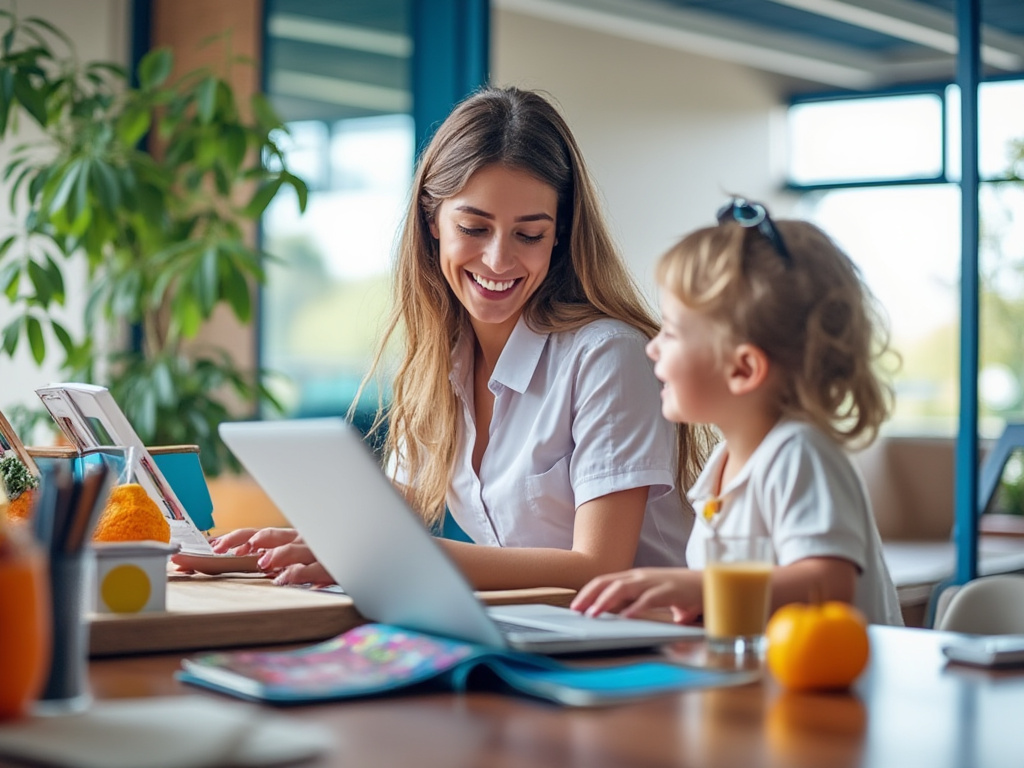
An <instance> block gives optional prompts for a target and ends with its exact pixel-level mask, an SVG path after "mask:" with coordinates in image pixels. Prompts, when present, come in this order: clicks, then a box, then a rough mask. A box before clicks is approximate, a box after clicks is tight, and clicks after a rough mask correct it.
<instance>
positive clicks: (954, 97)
mask: <svg viewBox="0 0 1024 768" xmlns="http://www.w3.org/2000/svg"><path fill="white" fill-rule="evenodd" d="M1022 114H1024V81H1022V80H1003V81H997V82H990V83H982V84H981V86H980V87H979V88H978V171H979V173H980V174H981V178H982V179H1001V178H1005V177H1006V176H1007V172H1008V171H1009V170H1010V167H1011V165H1012V164H1013V158H1014V146H1015V142H1020V141H1022V140H1024V120H1022V119H1021V115H1022ZM946 115H947V124H948V125H949V140H948V142H947V157H948V166H947V167H948V174H949V179H950V181H959V180H960V89H959V87H957V86H955V85H951V86H949V88H947V90H946ZM1021 173H1024V168H1020V167H1018V174H1021Z"/></svg>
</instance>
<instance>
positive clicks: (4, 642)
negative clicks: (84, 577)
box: [0, 521, 50, 720]
mask: <svg viewBox="0 0 1024 768" xmlns="http://www.w3.org/2000/svg"><path fill="white" fill-rule="evenodd" d="M19 528H20V526H6V527H4V526H3V524H2V521H0V720H6V719H8V718H14V717H19V716H21V715H25V714H27V712H28V707H29V705H30V704H31V703H32V702H33V701H35V700H36V698H38V696H39V694H40V693H41V692H42V688H43V685H44V683H45V682H46V675H47V673H48V672H49V664H50V596H49V579H48V575H47V570H46V559H45V558H44V557H43V553H42V551H41V550H40V549H39V547H37V546H36V545H35V543H34V542H33V541H32V540H31V539H30V538H29V536H28V533H27V531H24V530H19Z"/></svg>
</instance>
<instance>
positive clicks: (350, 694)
mask: <svg viewBox="0 0 1024 768" xmlns="http://www.w3.org/2000/svg"><path fill="white" fill-rule="evenodd" d="M598 664H600V665H598ZM177 677H178V679H179V680H182V681H184V682H187V683H192V684H194V685H199V686H203V687H206V688H211V689H213V690H217V691H221V692H223V693H228V694H231V695H233V696H238V697H240V698H243V699H251V700H255V701H264V702H269V703H272V704H310V703H315V702H324V701H336V700H340V699H350V698H356V697H361V696H372V695H376V694H383V693H389V692H395V691H399V690H403V689H409V688H413V687H416V689H417V690H419V689H421V688H429V687H433V688H435V689H436V688H442V689H449V690H454V691H465V690H470V689H473V690H476V689H496V690H506V691H508V690H510V691H513V692H518V693H522V694H526V695H528V696H533V697H536V698H540V699H546V700H548V701H553V702H556V703H559V704H567V705H570V706H584V707H586V706H601V705H608V704H618V703H622V702H627V701H633V700H636V699H640V698H645V697H648V696H654V695H658V694H665V693H672V692H676V691H682V690H687V689H690V688H708V687H716V686H724V685H742V684H745V683H749V682H753V681H754V680H756V679H757V678H758V673H757V672H750V671H737V672H732V671H729V672H725V671H719V670H709V669H700V668H695V667H684V666H680V665H677V664H670V663H668V662H663V661H642V662H630V663H614V664H607V663H605V662H600V663H599V662H589V663H587V664H586V665H582V664H569V663H565V662H559V661H555V660H553V659H551V658H549V657H546V656H541V655H538V654H532V653H520V652H517V651H504V650H498V649H494V648H489V647H486V646H482V645H474V644H471V643H462V642H458V641H455V640H448V639H446V638H441V637H436V636H434V635H427V634H423V633H420V632H413V631H411V630H407V629H401V628H399V627H394V626H391V625H387V624H364V625H362V626H359V627H356V628H355V629H352V630H349V631H348V632H346V633H345V634H343V635H340V636H338V637H335V638H333V639H332V640H328V641H325V642H323V643H319V644H317V645H313V646H310V647H307V648H300V649H297V650H291V651H232V652H227V653H211V654H205V655H202V656H198V657H194V658H191V659H185V660H184V661H182V669H181V670H180V671H179V672H178V673H177Z"/></svg>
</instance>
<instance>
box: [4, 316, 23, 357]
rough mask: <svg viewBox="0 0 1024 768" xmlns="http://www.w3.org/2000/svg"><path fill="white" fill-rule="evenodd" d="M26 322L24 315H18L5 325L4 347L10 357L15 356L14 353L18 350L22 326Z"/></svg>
mask: <svg viewBox="0 0 1024 768" xmlns="http://www.w3.org/2000/svg"><path fill="white" fill-rule="evenodd" d="M24 322H25V318H24V316H22V317H16V318H14V319H13V320H11V322H9V323H8V324H7V325H6V326H5V327H4V346H3V349H4V352H6V353H7V356H8V357H14V353H15V352H17V350H18V337H19V336H20V335H21V326H22V325H23V324H24Z"/></svg>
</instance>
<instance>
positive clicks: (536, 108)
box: [364, 88, 710, 525]
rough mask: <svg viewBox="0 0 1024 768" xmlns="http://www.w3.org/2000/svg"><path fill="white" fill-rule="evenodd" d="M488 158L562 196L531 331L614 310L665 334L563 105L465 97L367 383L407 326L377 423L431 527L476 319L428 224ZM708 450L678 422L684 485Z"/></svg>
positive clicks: (430, 169)
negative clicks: (607, 215)
mask: <svg viewBox="0 0 1024 768" xmlns="http://www.w3.org/2000/svg"><path fill="white" fill-rule="evenodd" d="M491 165H501V166H504V167H506V168H510V169H514V170H520V171H525V172H527V173H529V174H531V175H532V176H534V177H535V178H537V179H539V180H541V181H543V182H544V183H546V184H549V185H551V186H552V187H553V188H554V189H555V190H556V191H557V193H558V212H557V217H556V218H557V223H556V232H557V245H556V246H555V247H554V250H553V252H552V254H551V267H550V270H549V272H548V275H547V276H546V278H545V279H544V282H543V283H542V284H541V286H540V287H539V288H538V290H537V291H536V293H534V295H533V296H531V297H530V299H529V302H528V303H527V305H526V307H525V308H524V310H523V311H524V313H525V317H526V320H527V322H528V323H529V325H530V327H531V328H533V329H534V330H536V331H538V332H541V333H545V332H557V331H564V330H571V329H574V328H578V327H580V326H582V325H585V324H586V323H588V322H591V321H592V320H596V319H598V318H601V317H611V318H615V319H618V320H621V321H623V322H626V323H628V324H629V325H631V326H633V327H634V328H636V329H638V330H640V331H641V332H643V333H644V334H645V335H646V336H647V337H648V338H650V337H652V336H653V335H654V334H655V333H656V332H657V324H656V322H655V320H654V319H653V317H652V315H651V313H650V311H649V310H648V308H647V306H646V304H645V302H644V301H643V299H642V298H641V294H640V291H639V290H638V288H637V286H636V284H635V282H634V281H633V279H632V277H631V276H630V274H629V272H628V270H627V269H626V267H625V264H624V263H623V261H622V259H621V257H620V256H619V254H618V251H617V250H616V248H615V245H614V244H613V242H612V239H611V237H610V236H609V234H608V229H607V226H606V224H605V222H604V219H603V216H602V214H601V211H600V208H599V205H598V201H597V195H596V193H595V190H594V186H593V184H592V182H591V180H590V177H589V175H588V173H587V170H586V167H585V165H584V163H583V158H582V156H581V154H580V150H579V147H578V146H577V145H576V141H575V139H574V138H573V136H572V133H571V132H570V130H569V127H568V125H567V124H566V123H565V121H564V120H563V118H562V117H561V115H560V114H559V113H558V111H557V110H556V109H555V108H554V107H553V106H552V105H551V103H550V102H548V101H547V100H546V99H545V98H543V97H542V96H540V95H539V94H537V93H534V92H531V91H524V90H519V89H518V88H484V89H482V90H480V91H478V92H476V93H474V94H472V95H471V96H469V97H468V98H466V99H465V100H464V101H462V102H461V103H460V104H458V105H457V106H456V107H455V109H454V110H453V111H452V113H451V114H450V115H449V116H448V118H447V119H446V120H445V121H444V123H442V124H441V126H440V127H439V128H438V130H437V133H436V134H435V135H434V137H433V139H432V140H431V141H430V144H429V145H428V146H427V148H426V149H425V150H424V152H423V154H422V156H421V157H420V160H419V163H418V167H417V171H416V175H415V178H414V180H413V185H412V194H411V196H410V201H409V208H408V211H407V213H406V217H405V223H404V225H403V228H402V231H401V235H400V240H399V243H398V252H397V265H396V271H395V285H394V303H393V306H392V311H391V315H390V317H389V318H388V321H387V324H386V326H385V330H384V334H383V337H382V339H381V342H380V346H379V347H378V350H377V354H376V356H375V358H374V362H373V365H372V367H371V370H370V373H369V374H368V375H367V379H366V380H369V378H370V377H372V376H373V375H374V373H375V372H376V371H378V370H379V368H380V363H381V360H382V357H383V354H384V350H385V347H386V346H387V345H388V343H389V342H390V341H391V340H392V339H393V338H395V337H396V332H397V331H399V329H402V330H404V354H403V355H402V359H401V362H400V365H399V367H398V371H397V374H396V376H395V378H394V381H393V385H392V397H391V403H390V406H389V407H388V408H387V410H386V412H385V411H384V410H383V409H378V413H377V419H376V423H375V425H374V428H378V427H381V426H382V425H384V424H385V422H386V425H387V437H386V441H385V456H386V458H385V463H386V464H387V465H388V466H390V467H392V468H393V469H397V468H398V467H400V468H401V473H402V475H401V479H402V481H403V483H404V485H405V487H404V490H405V493H406V497H407V498H408V499H409V501H410V503H411V504H412V506H413V508H414V509H416V510H417V511H418V512H419V513H420V514H421V515H422V516H423V518H424V519H425V520H426V522H427V523H428V524H430V525H436V524H437V523H438V522H439V521H440V520H441V518H442V517H443V515H444V510H445V497H446V494H447V490H448V485H449V482H450V480H451V476H452V473H453V470H454V463H455V452H456V440H457V431H456V430H457V424H458V407H457V401H456V396H455V392H454V390H453V388H452V385H451V383H450V381H449V374H450V372H451V355H452V351H453V349H454V347H455V345H456V343H457V342H458V340H459V337H460V334H462V333H466V332H468V328H469V324H468V319H467V314H466V311H465V309H464V308H463V307H462V305H461V304H460V303H459V301H458V299H457V298H456V297H455V295H454V293H453V292H452V291H451V289H450V288H449V286H448V283H447V282H446V281H445V278H444V275H443V274H442V272H441V267H440V259H439V254H438V243H437V241H436V240H435V239H434V238H433V237H432V236H431V233H430V228H429V225H430V223H431V222H432V221H433V220H434V218H435V216H436V215H437V210H438V207H439V206H440V205H441V203H442V202H443V201H444V200H446V199H448V198H450V197H452V196H453V195H455V194H457V193H458V192H459V190H461V189H462V188H463V186H465V184H466V182H467V180H468V179H469V177H470V176H471V175H472V174H473V173H475V172H476V171H477V170H479V169H480V168H483V167H485V166H491ZM366 380H364V384H365V383H366ZM709 445H710V440H709V438H708V433H706V432H703V431H701V432H699V433H698V434H695V433H694V432H693V431H692V430H690V429H689V428H686V427H683V428H681V429H680V431H679V456H680V469H679V482H680V487H681V488H685V487H688V486H689V484H690V482H692V480H693V479H694V478H695V477H696V474H697V472H699V469H700V465H701V464H702V462H703V459H704V457H705V456H706V452H707V449H708V446H709Z"/></svg>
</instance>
